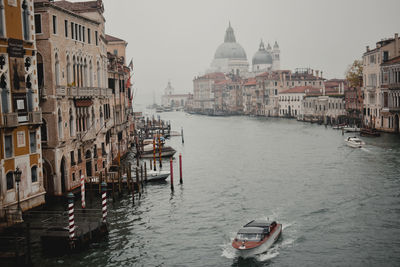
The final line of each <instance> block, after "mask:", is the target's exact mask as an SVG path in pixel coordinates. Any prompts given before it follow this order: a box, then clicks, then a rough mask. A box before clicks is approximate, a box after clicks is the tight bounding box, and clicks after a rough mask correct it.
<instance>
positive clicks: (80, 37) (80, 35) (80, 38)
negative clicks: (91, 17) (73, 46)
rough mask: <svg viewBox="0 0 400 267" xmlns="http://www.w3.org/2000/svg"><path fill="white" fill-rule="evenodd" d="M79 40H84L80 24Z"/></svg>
mask: <svg viewBox="0 0 400 267" xmlns="http://www.w3.org/2000/svg"><path fill="white" fill-rule="evenodd" d="M78 31H79V41H82V26H81V25H79V30H78Z"/></svg>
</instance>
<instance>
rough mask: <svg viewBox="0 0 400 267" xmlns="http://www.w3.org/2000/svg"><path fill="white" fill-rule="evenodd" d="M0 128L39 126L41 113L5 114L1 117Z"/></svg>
mask: <svg viewBox="0 0 400 267" xmlns="http://www.w3.org/2000/svg"><path fill="white" fill-rule="evenodd" d="M1 119H2V121H1V127H17V126H18V125H23V124H41V123H42V112H41V111H33V112H27V113H5V114H2V116H1Z"/></svg>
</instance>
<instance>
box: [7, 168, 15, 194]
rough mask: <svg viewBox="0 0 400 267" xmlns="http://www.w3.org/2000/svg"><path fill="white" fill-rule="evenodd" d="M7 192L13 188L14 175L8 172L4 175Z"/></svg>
mask: <svg viewBox="0 0 400 267" xmlns="http://www.w3.org/2000/svg"><path fill="white" fill-rule="evenodd" d="M6 180H7V181H6V182H7V190H10V189H13V188H14V174H13V172H8V173H7V175H6Z"/></svg>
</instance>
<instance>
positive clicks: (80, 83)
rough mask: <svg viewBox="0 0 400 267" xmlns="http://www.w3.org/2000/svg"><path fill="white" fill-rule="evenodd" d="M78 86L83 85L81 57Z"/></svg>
mask: <svg viewBox="0 0 400 267" xmlns="http://www.w3.org/2000/svg"><path fill="white" fill-rule="evenodd" d="M79 77H80V80H79V86H80V87H83V62H82V58H81V59H80V60H79Z"/></svg>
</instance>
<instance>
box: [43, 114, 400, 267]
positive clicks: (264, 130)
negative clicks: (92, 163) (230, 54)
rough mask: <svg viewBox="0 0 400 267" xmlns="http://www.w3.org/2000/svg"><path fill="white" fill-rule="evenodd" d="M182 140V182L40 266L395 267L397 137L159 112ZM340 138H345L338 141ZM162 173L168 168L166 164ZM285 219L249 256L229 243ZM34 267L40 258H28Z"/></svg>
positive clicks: (128, 206) (114, 208)
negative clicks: (352, 143) (82, 246)
mask: <svg viewBox="0 0 400 267" xmlns="http://www.w3.org/2000/svg"><path fill="white" fill-rule="evenodd" d="M161 116H162V118H163V119H166V120H170V121H171V123H172V128H173V129H174V130H178V131H179V130H180V127H181V126H182V127H183V128H184V137H185V144H184V145H182V143H181V139H180V137H173V138H172V139H171V140H170V141H169V144H170V145H172V146H173V147H175V148H176V149H177V150H178V151H179V152H181V153H182V155H183V166H184V171H183V172H184V184H183V186H180V185H179V184H178V183H177V182H178V177H177V176H178V163H177V160H175V163H174V164H175V172H174V173H175V192H174V193H173V194H171V191H170V184H169V181H168V182H167V183H165V184H156V185H148V186H147V187H146V188H145V193H144V194H143V195H142V198H141V200H140V204H137V205H135V206H132V202H131V198H130V197H129V196H126V197H125V198H123V199H122V200H121V201H119V202H116V203H115V204H114V205H111V206H109V210H110V212H109V221H110V233H109V236H108V238H107V239H106V240H104V241H102V242H100V243H97V244H94V245H93V246H92V247H91V248H90V249H88V250H87V251H84V252H82V253H80V254H73V255H68V256H64V257H61V258H52V259H46V258H42V259H40V260H39V261H40V264H41V265H43V266H54V265H55V264H56V265H57V266H371V265H372V266H396V265H397V266H398V265H399V264H400V176H399V166H400V164H399V163H400V136H395V135H383V136H382V137H380V138H376V139H372V138H364V140H365V141H366V143H367V145H366V146H365V148H362V149H353V148H350V147H347V146H346V145H345V143H344V138H345V137H344V136H342V135H341V132H340V131H336V130H332V129H331V128H329V127H328V128H325V127H323V126H319V125H312V124H308V123H301V122H296V121H293V120H285V119H265V118H263V119H261V118H249V117H226V118H225V117H206V116H197V115H189V114H185V113H178V112H173V113H162V114H161ZM345 136H347V135H345ZM164 166H168V165H167V164H165V165H164ZM256 218H269V219H274V220H277V221H278V222H281V223H283V234H282V238H281V239H280V240H279V242H278V243H276V244H275V246H274V247H273V248H272V249H271V250H270V251H269V252H268V253H265V254H263V255H259V256H257V257H256V258H254V259H247V260H243V259H239V258H238V257H237V255H236V254H235V251H234V250H233V249H232V248H231V246H230V244H231V241H232V239H233V238H234V236H235V233H236V231H237V230H238V229H239V228H240V227H241V226H242V225H243V224H245V223H247V222H248V221H249V220H251V219H256ZM36 260H38V259H37V258H36Z"/></svg>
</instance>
